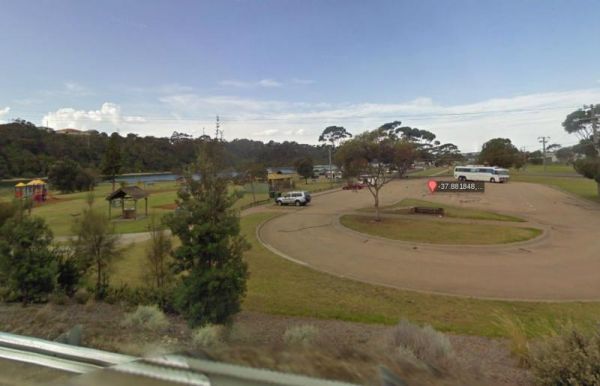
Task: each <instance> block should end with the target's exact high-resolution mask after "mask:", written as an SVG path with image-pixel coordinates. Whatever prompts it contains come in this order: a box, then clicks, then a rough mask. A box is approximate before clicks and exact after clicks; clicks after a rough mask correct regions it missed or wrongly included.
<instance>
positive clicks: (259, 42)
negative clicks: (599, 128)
mask: <svg viewBox="0 0 600 386" xmlns="http://www.w3.org/2000/svg"><path fill="white" fill-rule="evenodd" d="M598 15H600V2H598V1H583V0H581V1H579V0H575V1H567V0H563V1H555V0H535V1H534V0H516V1H511V0H496V1H486V0H471V1H467V0H453V1H439V0H436V1H429V0H414V1H401V0H393V1H351V0H340V1H334V0H321V1H312V0H297V1H291V0H255V1H253V0H237V1H228V0H220V1H210V2H209V1H179V0H169V1H159V0H136V1H134V0H103V1H91V0H90V1H78V0H46V1H44V0H36V1H26V2H25V1H19V0H0V122H9V121H11V120H13V119H16V118H21V119H26V120H29V121H31V122H34V123H36V124H40V125H47V126H49V127H52V128H54V129H61V128H66V127H72V128H78V129H97V130H100V131H104V132H108V133H110V132H113V131H119V132H120V133H121V134H125V133H129V132H133V133H137V134H140V135H154V136H170V135H171V133H172V132H173V131H180V132H186V133H189V134H192V135H194V136H199V135H202V134H203V133H206V134H213V133H214V129H215V119H216V116H217V115H218V116H219V118H220V120H221V128H222V129H223V131H224V137H225V138H226V139H234V138H252V139H257V140H262V141H269V140H275V141H284V140H294V141H297V142H302V143H317V139H318V136H319V134H320V133H321V132H322V130H323V129H324V128H325V127H327V126H330V125H341V126H344V127H346V128H347V129H348V130H349V131H350V132H352V133H354V134H357V133H360V132H363V131H365V130H370V129H374V128H377V127H379V126H380V125H382V124H384V123H386V122H390V121H395V120H398V121H402V122H403V124H405V125H407V126H412V127H417V128H420V129H426V130H430V131H432V132H434V133H435V134H436V135H437V136H438V139H439V140H440V141H442V142H453V143H455V144H457V145H458V146H459V147H460V149H461V150H463V151H465V152H469V151H477V150H479V149H480V147H481V145H482V144H483V143H484V142H485V141H487V140H489V139H491V138H495V137H506V138H510V139H511V140H512V141H513V143H514V144H515V145H516V146H517V147H519V148H525V149H527V150H536V149H538V148H539V147H540V144H539V143H538V137H540V136H550V137H551V139H550V142H551V143H559V144H562V145H571V144H574V143H576V142H577V139H576V138H575V137H574V136H572V135H569V134H567V133H565V132H564V130H563V129H562V127H561V122H562V121H563V120H564V118H565V116H566V114H568V113H569V112H571V111H573V110H575V109H577V108H579V107H581V106H582V105H584V104H591V103H600V66H599V65H598V63H600V60H599V59H600V49H599V48H600V47H599V44H600V43H598V36H600V23H598Z"/></svg>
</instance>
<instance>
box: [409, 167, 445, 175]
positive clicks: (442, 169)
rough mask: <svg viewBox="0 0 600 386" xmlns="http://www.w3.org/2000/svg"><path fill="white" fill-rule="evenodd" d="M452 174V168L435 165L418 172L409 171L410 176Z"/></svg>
mask: <svg viewBox="0 0 600 386" xmlns="http://www.w3.org/2000/svg"><path fill="white" fill-rule="evenodd" d="M450 174H451V172H450V168H449V167H447V166H445V167H435V168H429V169H423V170H419V171H418V172H411V173H407V176H408V177H430V176H449V175H450Z"/></svg>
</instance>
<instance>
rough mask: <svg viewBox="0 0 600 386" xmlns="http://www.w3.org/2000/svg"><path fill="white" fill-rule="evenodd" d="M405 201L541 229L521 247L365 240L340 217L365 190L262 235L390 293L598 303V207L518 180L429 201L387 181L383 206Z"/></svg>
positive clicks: (364, 198) (405, 184)
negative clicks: (482, 212) (497, 215)
mask: <svg viewBox="0 0 600 386" xmlns="http://www.w3.org/2000/svg"><path fill="white" fill-rule="evenodd" d="M407 197H412V198H422V199H427V200H430V201H439V202H445V203H449V204H452V205H456V206H464V207H472V208H480V209H488V210H495V211H500V212H503V213H507V214H515V215H519V216H521V217H524V218H526V219H527V220H529V221H530V222H531V224H532V225H533V226H537V227H540V228H542V229H544V230H545V232H544V235H543V236H542V237H541V238H539V239H536V240H534V241H531V242H528V243H524V244H513V245H504V246H470V247H459V246H439V245H437V246H436V245H426V244H417V243H408V242H400V241H393V240H385V239H380V238H376V237H371V236H368V235H364V234H359V233H356V232H353V231H350V230H348V229H346V228H343V227H342V226H341V225H339V223H338V221H337V219H338V216H339V214H340V213H344V212H348V211H352V210H355V209H357V208H361V207H366V206H369V205H372V198H371V196H370V193H369V192H368V191H366V190H362V191H359V192H351V191H338V192H335V193H332V194H328V195H323V196H320V197H317V198H315V199H314V200H313V203H312V204H311V205H310V206H308V207H305V208H300V209H296V208H289V209H288V211H287V212H288V213H287V214H285V215H283V216H281V217H277V218H275V219H273V220H271V221H269V222H267V223H266V224H265V225H264V226H263V227H262V228H261V229H260V231H259V235H260V237H261V239H262V240H263V242H264V243H265V244H266V245H267V246H269V247H270V248H272V249H273V250H275V251H278V252H280V253H281V254H282V255H285V256H287V257H289V258H292V259H295V260H297V261H300V262H302V263H304V264H307V265H309V266H311V267H313V268H315V269H318V270H321V271H324V272H329V273H331V274H334V275H338V276H344V277H349V278H354V279H357V280H360V281H365V282H370V283H376V284H382V285H386V286H392V287H396V288H402V289H411V290H418V291H426V292H435V293H444V294H452V295H461V296H473V297H481V298H496V299H517V300H598V299H600V237H599V236H600V235H599V232H600V205H596V204H594V203H591V202H587V201H583V200H579V199H577V198H575V197H573V196H570V195H568V194H565V193H562V192H560V191H558V190H555V189H552V188H549V187H546V186H543V185H538V184H529V183H517V182H511V183H509V184H487V185H486V193H485V194H483V195H480V194H467V193H463V194H436V195H430V194H429V193H428V191H427V189H426V185H425V182H424V181H423V180H402V181H394V182H391V183H390V184H389V185H388V186H386V187H385V188H384V189H383V191H382V205H386V204H392V203H394V202H397V201H399V200H401V199H403V198H407ZM505 224H506V223H505Z"/></svg>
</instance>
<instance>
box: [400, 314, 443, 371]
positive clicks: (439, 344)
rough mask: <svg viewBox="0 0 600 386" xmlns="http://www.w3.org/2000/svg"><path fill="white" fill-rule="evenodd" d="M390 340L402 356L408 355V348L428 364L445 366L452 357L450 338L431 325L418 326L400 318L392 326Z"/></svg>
mask: <svg viewBox="0 0 600 386" xmlns="http://www.w3.org/2000/svg"><path fill="white" fill-rule="evenodd" d="M391 340H392V345H393V346H394V347H396V348H397V349H398V350H399V355H401V357H402V358H407V357H410V355H407V352H406V351H407V350H408V351H409V352H411V353H412V354H413V355H414V356H415V357H416V358H417V359H419V360H421V361H423V362H425V363H426V364H427V365H429V366H433V367H438V368H439V367H446V366H447V365H448V361H449V360H450V359H451V358H452V353H453V351H452V345H451V344H450V340H448V338H447V337H446V336H445V335H444V334H442V333H441V332H438V331H436V330H434V329H433V327H431V326H425V327H419V326H416V325H414V324H412V323H410V322H407V321H406V320H402V321H401V322H400V323H398V325H397V326H396V327H394V330H393V331H392V337H391Z"/></svg>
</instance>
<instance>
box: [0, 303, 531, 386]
mask: <svg viewBox="0 0 600 386" xmlns="http://www.w3.org/2000/svg"><path fill="white" fill-rule="evenodd" d="M128 310H129V309H128V308H126V307H124V306H121V305H109V304H105V303H96V302H90V303H88V304H86V305H79V304H69V305H54V304H48V305H33V306H27V307H23V306H21V305H17V304H9V305H6V304H3V305H0V329H1V330H3V331H7V332H12V333H17V334H22V335H30V336H36V337H40V338H44V339H49V340H52V339H55V338H56V337H58V336H59V335H60V334H62V333H63V332H65V331H67V330H68V329H70V328H71V327H73V326H74V325H75V324H81V325H83V344H84V345H85V346H89V347H94V348H99V349H104V350H110V351H116V352H122V353H126V354H131V355H140V356H147V355H158V354H164V353H169V352H188V353H192V354H193V355H201V356H205V357H209V358H214V359H218V360H222V361H226V362H231V363H238V364H245V365H254V366H260V367H264V368H271V369H276V370H281V371H287V372H296V373H300V374H306V375H311V376H320V377H327V378H334V379H340V380H347V381H352V382H358V383H363V384H364V383H369V384H377V383H379V382H377V380H378V377H379V375H378V369H379V366H380V365H381V364H384V365H386V366H387V367H388V368H390V369H391V370H392V371H393V372H394V373H395V374H401V375H402V378H403V379H405V380H410V381H411V383H410V384H411V385H424V384H428V385H429V384H436V385H477V384H486V385H527V384H529V383H528V382H529V374H528V372H527V371H526V370H523V369H521V368H519V367H517V365H516V360H515V359H514V358H512V357H511V356H510V354H509V352H508V349H507V345H506V343H505V342H504V341H500V340H491V339H487V338H480V337H472V336H449V338H450V340H451V342H452V345H453V348H454V352H455V354H454V357H455V362H456V366H457V367H455V368H453V369H452V370H451V372H449V373H444V374H445V375H443V376H440V375H439V374H437V375H435V376H434V375H432V373H431V372H430V370H423V369H415V368H412V367H410V366H408V367H407V366H398V363H397V360H396V359H395V358H396V354H395V352H394V351H393V350H389V348H388V346H387V342H388V341H389V333H390V331H391V329H392V327H387V326H379V325H369V324H361V323H351V322H342V321H334V320H317V319H311V318H298V317H286V316H274V315H266V314H260V313H255V312H242V313H240V314H239V315H238V316H237V317H236V318H235V320H234V323H233V324H232V326H231V328H230V329H229V330H228V331H229V332H228V333H227V340H226V343H225V344H224V345H223V346H220V347H216V348H212V349H208V350H205V351H198V349H197V348H194V347H193V346H192V345H191V343H190V342H191V341H192V339H191V336H192V332H191V330H190V329H189V328H188V326H187V325H186V323H185V321H183V320H182V319H181V318H179V317H174V316H170V317H169V322H170V323H169V327H168V328H167V329H166V330H164V331H160V332H152V331H146V330H140V329H136V328H126V327H124V326H123V325H122V321H123V319H124V317H125V314H126V312H127V311H128ZM306 324H309V325H312V326H314V327H316V328H317V330H318V338H317V340H316V341H315V343H314V344H313V346H311V348H310V349H308V350H302V349H298V350H294V349H290V348H289V347H286V346H285V344H284V342H283V339H282V337H283V335H284V333H285V331H286V330H287V329H288V328H290V327H292V326H301V325H306ZM481 382H483V383H481Z"/></svg>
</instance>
